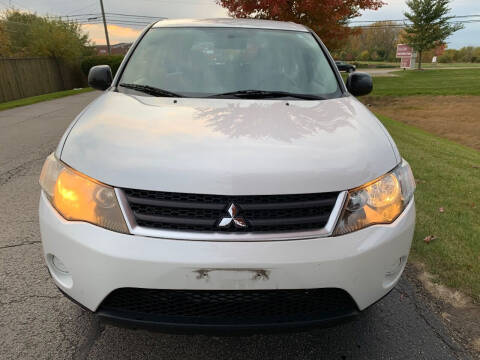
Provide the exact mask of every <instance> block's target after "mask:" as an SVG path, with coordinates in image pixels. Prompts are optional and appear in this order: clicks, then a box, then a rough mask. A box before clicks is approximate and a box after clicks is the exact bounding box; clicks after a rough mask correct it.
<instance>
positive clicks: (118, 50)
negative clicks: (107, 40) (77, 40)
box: [95, 43, 132, 55]
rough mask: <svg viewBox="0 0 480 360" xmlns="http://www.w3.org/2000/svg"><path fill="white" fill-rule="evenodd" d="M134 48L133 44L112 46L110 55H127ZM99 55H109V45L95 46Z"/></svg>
mask: <svg viewBox="0 0 480 360" xmlns="http://www.w3.org/2000/svg"><path fill="white" fill-rule="evenodd" d="M130 46H132V43H118V44H115V45H110V53H111V54H112V55H125V54H126V53H127V51H128V49H130ZM95 50H96V52H97V55H108V50H107V45H95Z"/></svg>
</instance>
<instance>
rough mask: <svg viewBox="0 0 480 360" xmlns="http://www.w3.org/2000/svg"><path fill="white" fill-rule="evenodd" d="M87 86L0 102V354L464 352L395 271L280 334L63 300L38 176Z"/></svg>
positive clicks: (419, 355) (425, 355) (458, 355)
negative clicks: (350, 315)
mask: <svg viewBox="0 0 480 360" xmlns="http://www.w3.org/2000/svg"><path fill="white" fill-rule="evenodd" d="M97 95H98V93H86V94H81V95H76V96H71V97H67V98H63V99H58V100H53V101H50V102H45V103H39V104H35V105H30V106H26V107H22V108H17V109H13V110H7V111H2V112H0V200H1V210H0V228H1V231H0V359H2V360H3V359H5V360H6V359H70V358H73V359H143V358H145V359H147V358H148V359H152V358H155V359H249V360H250V359H340V360H341V359H370V360H372V359H465V358H468V357H467V355H466V354H465V353H464V351H463V350H462V348H461V347H460V346H459V345H458V344H457V343H455V341H454V340H452V338H451V337H450V336H449V335H448V332H447V330H446V329H445V328H444V327H443V325H442V323H441V322H440V321H439V320H438V318H437V317H436V315H434V314H433V313H431V312H430V311H429V310H428V308H427V307H426V306H425V305H424V304H423V302H422V300H421V298H420V297H417V295H416V292H415V288H414V286H413V285H412V284H411V283H409V282H408V281H407V280H405V279H403V280H402V281H401V282H400V285H399V286H398V287H397V288H396V289H395V290H394V291H393V292H392V293H390V295H388V296H387V297H386V298H385V299H384V300H382V301H381V302H380V303H378V304H376V305H374V306H373V307H371V308H370V309H368V310H367V311H366V312H364V313H362V314H361V315H360V316H359V317H358V318H357V319H356V320H354V321H352V322H350V323H347V324H344V325H341V326H338V327H335V328H330V329H318V330H314V331H310V332H304V333H296V334H284V335H254V336H249V337H207V336H180V335H164V334H159V333H149V332H146V331H140V330H136V331H134V330H126V329H120V328H116V327H112V326H108V325H107V326H105V325H103V324H101V323H99V322H98V321H97V320H96V318H95V317H94V316H93V315H92V314H90V313H87V312H84V311H82V310H81V309H80V308H78V307H77V306H76V305H74V304H72V303H70V301H69V300H67V299H65V298H64V297H63V296H62V295H60V293H59V292H58V291H57V290H56V288H55V286H54V285H53V283H52V281H50V279H49V275H48V273H47V271H46V268H45V266H44V263H43V259H42V255H41V243H40V237H39V227H38V219H37V202H38V198H39V191H40V189H39V185H38V176H39V173H40V170H41V166H42V163H43V160H44V159H45V157H46V156H47V155H48V154H49V153H51V152H52V151H53V150H54V149H55V147H56V145H57V142H58V141H59V139H60V137H61V135H62V133H63V131H64V130H65V128H66V127H67V126H68V124H69V123H70V122H71V121H72V120H73V118H74V116H75V115H76V114H77V113H79V112H80V110H81V109H82V108H83V107H84V106H85V105H86V104H88V103H89V102H90V101H91V100H93V99H94V98H95V97H96V96H97ZM86 262H87V259H86Z"/></svg>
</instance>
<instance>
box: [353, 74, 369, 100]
mask: <svg viewBox="0 0 480 360" xmlns="http://www.w3.org/2000/svg"><path fill="white" fill-rule="evenodd" d="M347 90H348V91H349V92H350V93H351V94H352V95H353V96H362V95H368V94H370V93H371V92H372V90H373V80H372V77H371V76H370V75H369V74H367V73H362V72H354V73H352V74H350V75H349V76H348V79H347Z"/></svg>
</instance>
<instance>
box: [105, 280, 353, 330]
mask: <svg viewBox="0 0 480 360" xmlns="http://www.w3.org/2000/svg"><path fill="white" fill-rule="evenodd" d="M358 313H359V311H358V308H357V306H356V304H355V302H354V301H353V299H352V298H351V297H350V295H349V294H348V293H346V292H345V291H343V290H340V289H297V290H155V289H136V288H125V289H117V290H115V291H113V292H112V293H111V294H110V295H109V296H107V298H106V299H105V300H104V301H103V302H102V304H101V305H100V307H99V309H98V311H97V315H98V316H99V317H100V318H101V319H102V320H104V321H106V322H109V323H113V324H115V325H120V326H124V327H130V328H146V329H150V330H155V331H164V332H170V333H216V334H231V333H240V334H241V333H248V334H251V333H255V332H277V331H293V330H302V329H308V328H311V327H328V326H331V325H334V324H337V323H339V322H343V321H345V320H347V319H350V318H352V317H353V316H355V315H357V314H358Z"/></svg>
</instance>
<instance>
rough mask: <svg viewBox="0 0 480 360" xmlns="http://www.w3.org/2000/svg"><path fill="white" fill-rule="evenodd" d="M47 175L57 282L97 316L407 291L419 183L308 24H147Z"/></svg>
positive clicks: (218, 324) (218, 321)
mask: <svg viewBox="0 0 480 360" xmlns="http://www.w3.org/2000/svg"><path fill="white" fill-rule="evenodd" d="M88 80H89V84H90V86H92V87H93V88H95V89H97V90H102V91H103V93H102V94H101V95H100V96H99V97H98V98H97V99H96V100H95V101H93V102H92V103H91V104H90V105H88V106H87V107H86V108H85V109H84V110H83V111H82V112H81V113H80V114H79V115H78V117H77V118H76V119H75V120H74V121H73V122H72V124H71V125H70V127H69V128H68V129H67V131H66V132H65V135H64V136H63V138H62V139H61V141H60V144H59V145H58V148H57V149H56V151H55V152H54V153H53V154H51V155H50V156H49V157H48V158H47V160H46V162H45V164H44V167H43V169H42V173H41V177H40V184H41V187H42V191H41V197H40V209H39V212H40V228H41V237H42V243H43V251H44V255H45V260H46V264H47V266H48V269H49V271H50V274H51V276H52V278H53V281H54V282H55V284H56V286H58V288H59V289H60V290H61V291H62V292H63V293H64V294H65V295H67V296H68V297H70V298H71V299H72V300H74V301H75V302H77V303H78V304H80V305H81V306H83V307H84V308H86V309H88V310H90V311H92V312H95V313H96V314H98V315H99V316H100V317H102V318H104V319H107V320H110V321H116V322H120V323H124V324H132V325H134V326H147V327H150V326H152V327H158V328H163V329H167V330H168V329H171V330H174V329H196V330H199V331H203V330H207V329H213V330H215V329H216V330H220V331H223V330H227V329H228V330H251V329H267V328H285V327H289V328H291V327H303V326H310V325H320V324H326V323H331V322H333V321H337V320H341V319H344V318H347V317H350V316H352V315H355V314H357V313H358V312H359V311H361V310H363V309H365V308H367V307H368V306H370V305H371V304H373V303H375V302H376V301H378V300H379V299H381V298H382V297H384V296H385V295H386V294H388V293H389V291H390V290H392V288H393V287H394V286H395V285H396V284H397V282H398V280H399V278H400V276H401V274H402V271H403V269H404V267H405V263H406V261H407V257H408V254H409V250H410V245H411V241H412V237H413V231H414V225H415V205H414V199H413V193H414V189H415V183H414V179H413V176H412V172H411V170H410V167H409V165H408V163H407V162H406V161H405V160H404V159H402V157H401V156H400V154H399V152H398V150H397V147H396V145H395V143H394V142H393V140H392V138H391V137H390V135H389V134H388V132H387V131H386V130H385V128H384V127H383V126H382V124H381V123H380V122H379V121H378V120H377V118H376V117H375V116H374V115H373V114H372V113H371V112H370V111H369V110H368V109H366V108H365V107H364V106H363V105H362V104H361V103H360V102H359V101H358V100H357V99H356V97H358V96H361V95H365V94H368V93H369V92H370V91H371V90H372V79H371V78H370V76H369V75H367V74H364V73H359V72H355V73H352V74H350V75H349V77H348V79H347V81H346V82H344V81H343V79H342V77H341V76H340V74H339V71H338V69H337V67H336V65H335V62H334V61H333V59H332V58H331V56H330V55H329V53H328V51H327V49H326V48H325V46H324V45H323V43H322V42H321V40H320V39H319V38H318V37H317V35H316V34H315V33H313V32H312V31H311V30H310V29H308V28H306V27H304V26H301V25H297V24H294V23H285V22H275V21H260V20H240V19H237V20H235V19H214V20H167V21H160V22H157V23H154V24H152V25H150V26H149V27H148V28H147V29H145V30H144V32H143V33H142V34H141V36H140V37H139V39H138V40H137V41H136V42H135V43H134V44H133V46H132V47H131V49H130V50H129V52H128V54H127V55H126V57H125V59H124V61H123V63H122V64H121V66H120V68H119V69H118V72H117V73H116V75H115V77H114V78H112V72H111V70H110V68H109V66H106V65H102V66H96V67H93V68H92V69H91V70H90V74H89V78H88Z"/></svg>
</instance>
